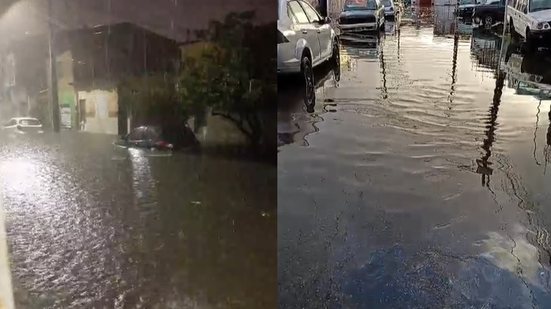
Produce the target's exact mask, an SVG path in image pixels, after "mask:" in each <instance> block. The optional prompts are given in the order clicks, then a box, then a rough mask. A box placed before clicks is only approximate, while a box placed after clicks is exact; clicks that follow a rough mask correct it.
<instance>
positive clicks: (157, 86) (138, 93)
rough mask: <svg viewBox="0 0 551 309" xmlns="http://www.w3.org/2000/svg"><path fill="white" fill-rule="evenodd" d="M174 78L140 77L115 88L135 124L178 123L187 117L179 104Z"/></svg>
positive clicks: (158, 76)
mask: <svg viewBox="0 0 551 309" xmlns="http://www.w3.org/2000/svg"><path fill="white" fill-rule="evenodd" d="M174 85H175V78H174V77H171V76H169V75H161V74H159V75H152V76H141V77H133V78H128V79H125V80H124V81H123V82H122V83H120V84H119V97H120V101H121V102H122V103H123V104H124V105H125V108H126V109H127V110H129V111H131V113H132V116H133V118H134V120H135V122H136V124H144V123H148V124H159V123H160V122H168V121H170V122H173V123H181V122H182V121H184V120H185V119H186V118H187V115H188V113H187V112H185V110H184V109H183V106H182V104H179V100H180V97H179V95H178V93H177V91H176V87H175V86H174Z"/></svg>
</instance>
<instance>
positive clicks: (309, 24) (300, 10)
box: [277, 0, 340, 104]
mask: <svg viewBox="0 0 551 309" xmlns="http://www.w3.org/2000/svg"><path fill="white" fill-rule="evenodd" d="M277 30H278V33H277V35H278V38H277V73H278V74H283V73H301V74H303V76H304V81H305V86H306V96H311V95H314V93H313V92H314V91H313V90H314V73H313V68H314V67H316V66H318V65H319V64H321V63H323V62H325V61H327V60H333V61H335V62H336V63H338V62H339V61H340V58H339V44H338V40H337V34H336V33H335V30H334V29H333V27H332V26H331V21H330V19H329V18H323V17H321V16H320V15H319V14H318V12H317V11H316V10H315V9H314V8H313V7H312V6H311V5H310V4H309V3H307V2H306V1H303V0H279V7H278V20H277ZM305 99H306V100H307V104H310V103H312V100H315V98H314V97H308V98H305Z"/></svg>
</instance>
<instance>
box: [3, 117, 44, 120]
mask: <svg viewBox="0 0 551 309" xmlns="http://www.w3.org/2000/svg"><path fill="white" fill-rule="evenodd" d="M10 120H17V121H19V120H36V121H39V120H38V119H36V118H32V117H14V118H11V119H10Z"/></svg>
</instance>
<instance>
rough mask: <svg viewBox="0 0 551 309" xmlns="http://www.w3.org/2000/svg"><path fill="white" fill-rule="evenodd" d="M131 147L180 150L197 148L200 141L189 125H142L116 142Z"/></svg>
mask: <svg viewBox="0 0 551 309" xmlns="http://www.w3.org/2000/svg"><path fill="white" fill-rule="evenodd" d="M116 144H117V145H119V146H123V147H129V148H144V149H153V150H178V149H185V148H196V147H197V146H199V141H198V140H197V138H196V137H195V134H193V132H192V130H191V129H190V128H189V127H188V126H183V127H181V126H173V127H168V126H165V127H161V126H140V127H137V128H134V129H133V130H132V131H131V132H130V133H129V134H128V135H126V136H124V137H122V138H121V139H120V140H119V141H117V142H116Z"/></svg>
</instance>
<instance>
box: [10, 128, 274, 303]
mask: <svg viewBox="0 0 551 309" xmlns="http://www.w3.org/2000/svg"><path fill="white" fill-rule="evenodd" d="M113 140H114V137H113V136H109V135H101V134H87V133H77V132H61V133H60V134H58V135H56V134H54V133H46V134H44V135H40V136H24V135H19V136H16V137H14V136H11V137H10V136H2V146H0V154H1V156H0V157H1V159H0V175H1V178H2V182H1V183H0V184H1V187H2V197H3V200H2V203H3V208H4V210H5V213H6V226H7V236H8V244H9V249H10V259H11V269H12V278H13V283H14V289H15V301H16V306H17V308H272V307H275V306H276V301H277V299H276V298H277V294H276V289H275V286H276V282H277V281H276V280H277V276H276V271H275V269H276V268H275V267H276V259H277V257H276V256H277V255H276V252H277V251H276V236H277V235H276V233H275V231H276V230H275V229H276V212H275V207H276V204H275V200H276V179H275V177H276V174H275V167H273V166H270V165H266V164H261V163H251V162H246V161H239V160H234V159H227V158H223V157H211V156H208V155H190V154H185V153H175V154H173V155H169V156H167V155H162V154H159V153H155V152H150V151H143V150H128V149H123V148H115V147H114V146H113V145H112V142H113Z"/></svg>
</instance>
